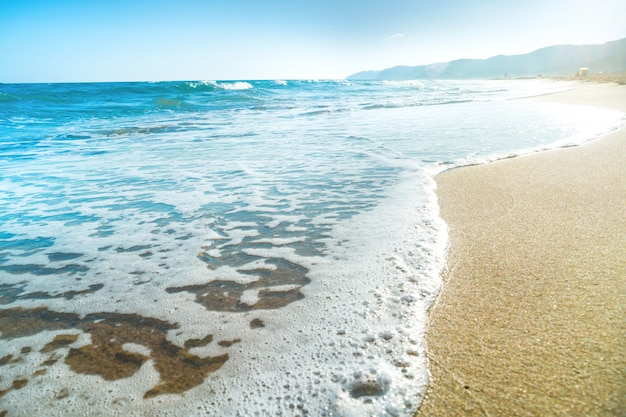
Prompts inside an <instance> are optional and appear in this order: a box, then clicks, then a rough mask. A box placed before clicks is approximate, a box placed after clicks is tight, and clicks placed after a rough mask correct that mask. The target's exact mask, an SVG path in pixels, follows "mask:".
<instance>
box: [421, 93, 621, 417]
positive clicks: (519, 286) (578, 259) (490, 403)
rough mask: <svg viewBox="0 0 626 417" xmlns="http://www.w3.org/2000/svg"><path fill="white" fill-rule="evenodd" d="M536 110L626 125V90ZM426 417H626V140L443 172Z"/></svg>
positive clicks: (567, 98)
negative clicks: (442, 254)
mask: <svg viewBox="0 0 626 417" xmlns="http://www.w3.org/2000/svg"><path fill="white" fill-rule="evenodd" d="M535 100H542V101H555V102H563V103H574V104H576V103H578V104H589V105H594V106H599V107H606V108H614V109H619V110H621V111H624V112H626V86H618V85H616V84H594V83H585V84H575V85H574V89H573V90H572V91H568V92H564V93H559V94H553V95H548V96H541V97H537V98H535ZM436 181H437V184H438V192H437V194H438V196H439V200H440V207H441V215H442V217H443V219H444V220H445V221H446V223H447V224H448V225H449V227H450V249H449V254H448V256H449V257H448V268H447V271H446V272H445V274H444V285H443V288H442V291H441V293H440V295H439V298H438V300H437V302H436V303H435V305H434V306H433V308H432V309H431V311H430V313H429V327H428V330H427V342H428V349H429V366H430V372H431V376H432V379H431V385H430V386H429V389H428V392H427V394H426V398H425V400H424V402H423V403H422V406H421V408H420V410H419V412H418V414H417V416H419V417H424V416H626V129H621V130H619V131H617V132H614V133H611V134H609V135H607V136H605V137H603V138H601V139H599V140H597V141H594V142H591V143H588V144H585V145H583V146H580V147H575V148H567V149H558V150H554V151H548V152H542V153H535V154H531V155H527V156H523V157H518V158H513V159H507V160H502V161H498V162H494V163H490V164H486V165H480V166H471V167H464V168H460V169H454V170H450V171H447V172H444V173H442V174H440V175H439V176H437V178H436Z"/></svg>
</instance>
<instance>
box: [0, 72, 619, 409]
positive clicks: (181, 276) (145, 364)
mask: <svg viewBox="0 0 626 417" xmlns="http://www.w3.org/2000/svg"><path fill="white" fill-rule="evenodd" d="M571 88H572V84H571V83H568V82H556V81H547V80H489V81H475V80H473V81H438V80H414V81H349V80H269V81H188V82H183V81H181V82H128V83H82V84H80V83H77V84H0V415H1V416H3V417H5V416H6V417H12V416H28V417H34V416H46V417H49V416H83V415H89V416H316V417H317V416H326V417H329V416H347V417H351V416H355V417H356V416H411V415H413V413H414V412H415V410H416V409H417V408H418V407H419V404H420V402H421V399H422V398H423V396H424V393H425V390H426V387H427V385H428V378H429V374H428V360H427V355H428V350H427V346H426V344H425V340H424V333H425V328H426V317H427V316H426V314H427V311H428V308H429V307H430V306H431V305H432V304H433V302H434V300H435V299H436V297H437V294H438V291H439V290H440V288H441V274H442V271H443V269H444V267H445V262H446V249H447V245H448V230H447V226H446V224H445V223H444V222H443V221H442V219H441V218H440V217H439V209H438V205H437V198H436V183H435V181H434V179H433V177H434V175H436V174H437V173H439V172H441V171H443V170H447V169H452V168H455V167H459V166H463V165H471V164H481V163H486V162H489V161H493V160H497V159H502V158H509V157H513V156H517V155H521V154H525V153H530V152H537V151H542V150H547V149H553V148H558V147H567V146H574V145H579V144H582V143H585V142H587V141H590V140H593V139H595V138H598V137H599V136H601V135H603V134H605V133H607V132H609V131H611V130H614V129H616V128H618V127H619V126H621V125H622V124H623V123H624V115H623V114H621V113H619V112H615V111H610V110H604V109H598V108H593V107H585V106H574V105H564V104H552V103H545V102H539V101H533V100H531V99H528V97H531V96H536V95H542V94H550V93H556V92H559V91H566V90H569V89H571ZM459 192H463V190H459ZM451 319H453V318H451ZM452 371H453V370H452Z"/></svg>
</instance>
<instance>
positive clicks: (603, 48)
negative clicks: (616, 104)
mask: <svg viewBox="0 0 626 417" xmlns="http://www.w3.org/2000/svg"><path fill="white" fill-rule="evenodd" d="M583 67H584V68H589V73H590V74H598V73H600V72H624V71H626V38H624V39H620V40H617V41H612V42H607V43H605V44H602V45H557V46H549V47H547V48H542V49H538V50H536V51H534V52H531V53H528V54H523V55H508V56H507V55H497V56H494V57H491V58H488V59H458V60H456V61H451V62H442V63H437V64H429V65H418V66H414V67H410V66H397V67H393V68H387V69H385V70H382V71H363V72H358V73H356V74H352V75H350V76H349V77H348V79H350V80H415V79H428V78H439V79H489V78H502V77H505V76H507V77H509V78H519V77H536V76H538V75H541V76H550V77H560V76H571V75H575V74H576V71H578V69H579V68H583Z"/></svg>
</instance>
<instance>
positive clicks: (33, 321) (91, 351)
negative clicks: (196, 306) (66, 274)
mask: <svg viewBox="0 0 626 417" xmlns="http://www.w3.org/2000/svg"><path fill="white" fill-rule="evenodd" d="M176 328H178V325H176V324H172V323H168V322H166V321H162V320H158V319H154V318H149V317H143V316H140V315H137V314H117V313H94V314H88V315H86V316H85V317H83V318H81V317H80V316H79V315H78V314H73V313H60V312H54V311H50V310H48V309H47V308H44V307H40V308H33V309H23V308H13V309H7V310H0V331H1V332H2V334H1V335H0V339H14V338H19V337H25V336H32V335H35V334H37V333H40V332H42V331H47V330H80V331H83V332H85V333H88V334H89V335H90V336H91V344H89V345H85V346H81V347H78V348H72V347H70V346H71V345H72V344H73V343H74V342H75V341H76V340H77V336H76V335H75V334H61V335H57V336H56V337H55V338H54V340H52V341H51V342H49V343H48V344H46V345H45V347H44V348H43V349H42V350H41V351H40V352H42V353H51V354H52V355H51V356H50V357H49V359H48V360H47V361H45V362H44V363H42V364H41V366H42V367H46V366H51V365H53V364H54V363H56V362H57V361H58V360H59V359H60V358H59V357H58V355H59V352H58V351H59V350H60V349H63V348H67V347H70V348H69V351H68V352H67V354H65V355H64V356H65V359H64V361H65V363H66V364H67V365H68V366H69V367H70V369H71V370H72V371H74V372H77V373H81V374H91V375H99V376H101V377H102V378H103V379H105V380H117V379H121V378H128V377H130V376H132V375H134V374H135V373H136V372H137V371H138V370H139V369H140V368H141V366H142V365H143V364H144V363H145V362H146V361H147V360H148V359H152V360H153V362H154V368H155V370H156V371H157V372H158V373H159V375H160V380H159V382H158V383H157V384H156V385H155V386H154V387H153V388H152V389H150V390H149V391H147V392H146V393H145V394H144V398H151V397H155V396H157V395H161V394H174V393H182V392H184V391H187V390H189V389H190V388H193V387H195V386H197V385H200V384H201V383H202V382H203V381H204V380H205V378H206V377H207V376H208V374H209V373H211V372H214V371H216V370H218V369H219V368H220V367H221V366H222V365H223V364H224V363H225V362H226V361H227V360H228V354H223V355H219V356H213V357H210V356H209V357H205V358H202V357H199V356H196V355H192V354H191V353H189V350H190V349H191V348H192V347H193V346H197V342H195V341H194V342H191V344H187V343H185V347H180V346H177V345H175V344H173V343H172V342H170V341H169V340H167V331H168V330H171V329H176ZM202 340H203V342H204V343H206V344H208V343H210V342H211V340H212V336H210V335H208V336H206V337H205V338H204V339H202ZM127 343H133V344H138V345H142V346H145V347H147V348H148V349H149V350H150V352H149V354H147V355H144V354H141V353H136V352H130V351H128V350H126V349H124V345H125V344H127ZM21 353H22V354H23V355H27V354H29V353H31V349H22V352H21ZM61 354H62V353H61ZM3 359H4V358H3ZM16 360H19V358H13V357H8V358H7V360H6V361H2V363H0V366H2V365H5V364H6V363H9V362H12V361H16ZM40 371H43V370H40ZM40 371H38V372H36V373H35V376H37V375H40V374H42V373H43V372H40ZM27 383H28V379H25V378H22V379H17V380H15V381H13V383H12V386H11V387H9V388H8V389H5V390H3V391H0V397H2V396H3V395H5V394H6V393H8V392H9V391H11V390H15V389H20V388H22V387H23V386H25V385H26V384H27Z"/></svg>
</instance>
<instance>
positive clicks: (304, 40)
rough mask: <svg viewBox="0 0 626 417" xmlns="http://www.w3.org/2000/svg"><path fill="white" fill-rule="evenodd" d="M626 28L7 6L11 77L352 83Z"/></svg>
mask: <svg viewBox="0 0 626 417" xmlns="http://www.w3.org/2000/svg"><path fill="white" fill-rule="evenodd" d="M624 22H626V0H516V1H510V0H473V1H472V0H466V1H460V0H456V1H455V0H428V1H425V0H424V1H423V0H318V1H309V0H289V1H287V0H265V1H264V0H222V1H214V0H204V1H200V0H176V1H165V0H150V1H148V0H0V82H48V81H50V82H59V81H132V80H227V79H294V78H317V79H320V78H343V77H345V76H347V75H349V74H351V73H354V72H358V71H361V70H378V69H383V68H387V67H391V66H394V65H420V64H429V63H434V62H442V61H450V60H453V59H457V58H487V57H490V56H493V55H498V54H505V55H511V54H518V53H526V52H531V51H533V50H535V49H538V48H541V47H544V46H549V45H556V44H592V43H604V42H606V41H610V40H616V39H620V38H624V37H626V24H625V23H624Z"/></svg>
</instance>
